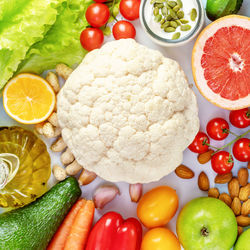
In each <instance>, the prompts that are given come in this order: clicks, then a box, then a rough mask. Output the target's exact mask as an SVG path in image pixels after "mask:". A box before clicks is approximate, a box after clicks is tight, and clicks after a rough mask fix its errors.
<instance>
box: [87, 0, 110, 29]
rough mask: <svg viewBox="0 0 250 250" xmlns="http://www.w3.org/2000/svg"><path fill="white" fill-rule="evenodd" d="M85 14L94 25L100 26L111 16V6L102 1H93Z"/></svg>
mask: <svg viewBox="0 0 250 250" xmlns="http://www.w3.org/2000/svg"><path fill="white" fill-rule="evenodd" d="M85 16H86V19H87V21H88V23H89V24H90V25H91V26H92V27H94V28H99V27H101V26H103V25H105V24H106V23H107V22H108V20H109V17H110V13H109V8H108V6H107V5H105V4H102V3H92V4H91V5H90V6H89V7H88V8H87V11H86V14H85Z"/></svg>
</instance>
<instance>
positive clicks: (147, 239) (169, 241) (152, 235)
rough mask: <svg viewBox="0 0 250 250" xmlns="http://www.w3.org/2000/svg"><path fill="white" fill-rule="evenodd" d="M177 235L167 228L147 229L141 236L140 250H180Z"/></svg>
mask: <svg viewBox="0 0 250 250" xmlns="http://www.w3.org/2000/svg"><path fill="white" fill-rule="evenodd" d="M180 249H181V245H180V242H179V241H178V239H177V237H176V236H175V235H174V233H173V232H171V231H170V230H169V229H167V228H163V227H157V228H154V229H151V230H149V231H148V232H147V233H146V234H145V235H144V237H143V240H142V245H141V250H180Z"/></svg>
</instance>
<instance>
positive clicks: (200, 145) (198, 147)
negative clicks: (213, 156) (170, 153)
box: [188, 131, 210, 154]
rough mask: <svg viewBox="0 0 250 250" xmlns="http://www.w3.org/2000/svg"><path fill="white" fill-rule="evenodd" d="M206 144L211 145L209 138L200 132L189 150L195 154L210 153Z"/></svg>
mask: <svg viewBox="0 0 250 250" xmlns="http://www.w3.org/2000/svg"><path fill="white" fill-rule="evenodd" d="M204 143H207V144H209V143H210V141H209V138H208V136H207V135H206V134H205V133H203V132H200V131H199V132H198V134H197V135H196V136H195V138H194V140H193V142H192V143H191V144H190V145H189V146H188V148H189V149H190V150H191V151H192V152H194V153H198V154H202V153H205V152H207V151H208V145H206V144H204Z"/></svg>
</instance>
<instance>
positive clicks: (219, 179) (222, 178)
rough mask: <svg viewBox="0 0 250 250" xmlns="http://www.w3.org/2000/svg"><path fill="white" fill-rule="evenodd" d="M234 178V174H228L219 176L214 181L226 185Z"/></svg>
mask: <svg viewBox="0 0 250 250" xmlns="http://www.w3.org/2000/svg"><path fill="white" fill-rule="evenodd" d="M232 178H233V175H232V173H231V172H230V173H227V174H217V176H216V177H215V179H214V182H215V183H218V184H224V183H228V182H229V181H231V180H232Z"/></svg>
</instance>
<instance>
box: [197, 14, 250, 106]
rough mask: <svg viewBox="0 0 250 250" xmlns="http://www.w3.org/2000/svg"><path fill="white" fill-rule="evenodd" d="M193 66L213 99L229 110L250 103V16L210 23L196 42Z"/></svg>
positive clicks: (206, 94)
mask: <svg viewBox="0 0 250 250" xmlns="http://www.w3.org/2000/svg"><path fill="white" fill-rule="evenodd" d="M192 70H193V76H194V80H195V84H196V86H197V88H198V89H199V91H200V92H201V94H202V95H203V96H204V97H205V98H206V99H207V100H208V101H210V102H211V103H213V104H215V105H216V106H219V107H221V108H224V109H229V110H235V109H241V108H245V107H248V106H250V18H249V17H243V16H239V15H230V16H226V17H222V18H220V19H218V20H216V21H215V22H213V23H211V24H210V25H208V26H207V27H206V28H205V29H204V30H203V31H202V32H201V34H200V35H199V37H198V38H197V40H196V43H195V45H194V48H193V53H192Z"/></svg>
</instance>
